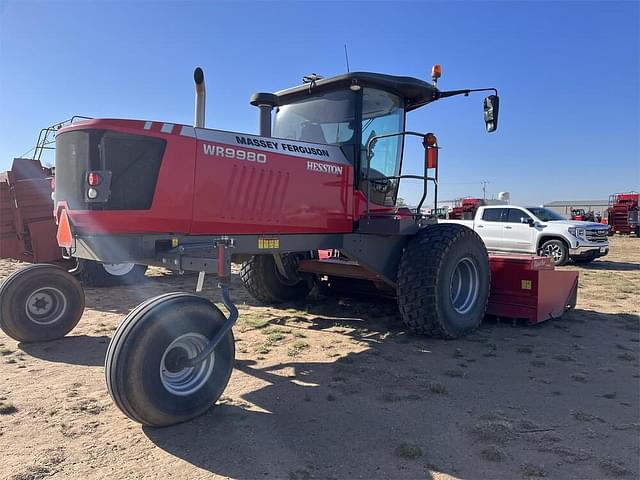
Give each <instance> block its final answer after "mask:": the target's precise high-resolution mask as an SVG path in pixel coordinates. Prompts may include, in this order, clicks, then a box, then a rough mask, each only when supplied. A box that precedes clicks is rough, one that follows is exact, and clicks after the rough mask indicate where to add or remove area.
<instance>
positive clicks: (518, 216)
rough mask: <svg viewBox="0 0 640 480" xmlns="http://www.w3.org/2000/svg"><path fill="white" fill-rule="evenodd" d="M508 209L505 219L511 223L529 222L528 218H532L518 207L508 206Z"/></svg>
mask: <svg viewBox="0 0 640 480" xmlns="http://www.w3.org/2000/svg"><path fill="white" fill-rule="evenodd" d="M506 210H508V212H509V213H508V214H507V219H506V220H505V221H506V222H509V223H527V222H528V219H530V218H531V217H530V216H529V215H527V214H526V213H525V212H523V211H522V210H520V209H517V208H507V209H506Z"/></svg>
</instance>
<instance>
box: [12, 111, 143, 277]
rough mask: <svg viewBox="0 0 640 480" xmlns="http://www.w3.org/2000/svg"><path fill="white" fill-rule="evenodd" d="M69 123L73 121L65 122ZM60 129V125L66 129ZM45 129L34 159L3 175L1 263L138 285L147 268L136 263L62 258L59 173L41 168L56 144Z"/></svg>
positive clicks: (19, 160) (17, 161)
mask: <svg viewBox="0 0 640 480" xmlns="http://www.w3.org/2000/svg"><path fill="white" fill-rule="evenodd" d="M63 124H71V121H67V122H63ZM63 124H60V125H63ZM49 131H51V132H53V131H55V127H49V128H47V129H43V130H42V132H41V133H40V137H39V139H38V146H37V147H36V153H35V154H34V156H33V158H16V159H14V160H13V164H12V166H11V170H8V171H6V172H0V258H12V259H14V260H20V261H22V262H28V263H52V264H55V265H59V266H60V267H62V268H64V269H65V270H70V269H72V268H74V267H75V269H74V271H73V273H74V274H76V275H77V276H78V278H80V280H82V282H83V283H84V284H86V285H89V286H93V287H103V286H112V285H120V284H129V283H132V282H137V281H140V279H141V278H142V276H143V275H144V273H145V271H146V267H145V266H142V265H135V264H134V263H126V262H125V263H98V262H92V261H90V260H84V259H81V260H78V259H75V258H66V259H65V258H63V255H62V248H60V246H59V245H58V241H57V239H56V231H57V228H58V227H57V225H56V218H55V216H54V214H53V198H52V194H53V191H54V188H53V187H54V185H55V169H54V168H49V167H43V166H42V163H41V162H40V155H41V153H42V151H43V150H45V149H53V147H48V146H47V145H50V144H51V143H53V141H52V140H50V138H51V137H49V133H45V134H44V136H43V132H49Z"/></svg>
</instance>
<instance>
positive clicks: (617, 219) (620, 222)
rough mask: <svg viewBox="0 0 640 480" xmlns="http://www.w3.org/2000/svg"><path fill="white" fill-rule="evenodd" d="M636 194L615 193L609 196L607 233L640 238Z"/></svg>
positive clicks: (639, 200) (637, 195)
mask: <svg viewBox="0 0 640 480" xmlns="http://www.w3.org/2000/svg"><path fill="white" fill-rule="evenodd" d="M639 205H640V194H639V193H638V192H627V193H616V194H613V195H611V196H609V208H608V209H607V213H608V218H609V233H610V234H611V235H613V234H614V233H624V234H626V235H636V236H640V228H638V220H639V219H638V212H639V211H640V206H639Z"/></svg>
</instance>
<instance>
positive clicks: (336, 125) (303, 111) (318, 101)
mask: <svg viewBox="0 0 640 480" xmlns="http://www.w3.org/2000/svg"><path fill="white" fill-rule="evenodd" d="M358 94H359V93H358V92H354V91H352V90H337V91H334V92H327V93H323V94H318V95H311V96H309V97H306V98H304V99H302V100H299V101H297V102H293V103H290V104H288V105H283V106H281V107H279V108H277V109H276V115H275V120H274V126H273V136H274V137H276V138H284V139H289V140H298V141H302V142H311V143H321V144H325V145H340V146H341V147H342V151H343V152H344V153H345V155H346V156H347V158H348V159H349V161H350V162H351V163H352V164H353V165H355V164H356V152H357V150H359V152H360V171H359V179H361V180H362V181H361V180H359V188H360V190H362V191H363V192H369V195H370V200H371V201H372V202H374V203H377V204H380V205H393V204H394V202H395V199H396V196H397V192H398V185H399V180H397V179H392V178H389V177H395V176H398V175H400V168H401V164H402V147H403V137H402V136H398V135H396V136H391V137H385V138H377V139H374V137H377V136H379V135H385V134H394V133H399V132H402V131H403V130H404V119H405V115H404V107H403V99H402V98H401V97H399V96H398V95H394V94H392V93H389V92H386V91H384V90H378V89H375V88H363V89H362V115H359V117H361V119H362V120H361V121H362V124H361V125H359V127H360V129H361V132H362V136H361V143H360V145H357V144H356V142H357V141H358V140H357V133H358V132H357V131H356V130H357V128H356V127H357V125H356V115H355V113H356V108H355V105H356V100H357V95H358ZM372 139H373V140H372ZM370 140H371V143H369V141H370ZM367 183H371V185H367Z"/></svg>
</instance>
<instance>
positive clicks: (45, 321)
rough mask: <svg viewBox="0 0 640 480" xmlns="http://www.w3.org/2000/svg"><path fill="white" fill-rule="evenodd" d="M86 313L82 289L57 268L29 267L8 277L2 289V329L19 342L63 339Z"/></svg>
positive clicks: (0, 303) (0, 315)
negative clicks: (84, 312)
mask: <svg viewBox="0 0 640 480" xmlns="http://www.w3.org/2000/svg"><path fill="white" fill-rule="evenodd" d="M83 311H84V291H83V290H82V286H81V285H80V283H78V281H77V280H76V279H75V278H74V277H73V275H71V274H70V273H68V272H66V271H64V270H63V269H62V268H60V267H57V266H55V265H47V264H35V265H29V266H28V267H25V268H23V269H21V270H18V271H16V272H14V273H13V274H11V275H9V277H7V279H6V280H5V281H4V282H3V283H2V286H1V287H0V328H2V330H3V331H4V332H5V333H6V334H7V335H8V336H10V337H11V338H13V339H14V340H18V341H19V342H43V341H48V340H55V339H58V338H62V337H64V336H65V335H66V334H67V333H69V332H70V331H71V330H73V328H74V327H75V326H76V325H77V324H78V322H79V321H80V317H82V312H83Z"/></svg>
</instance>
